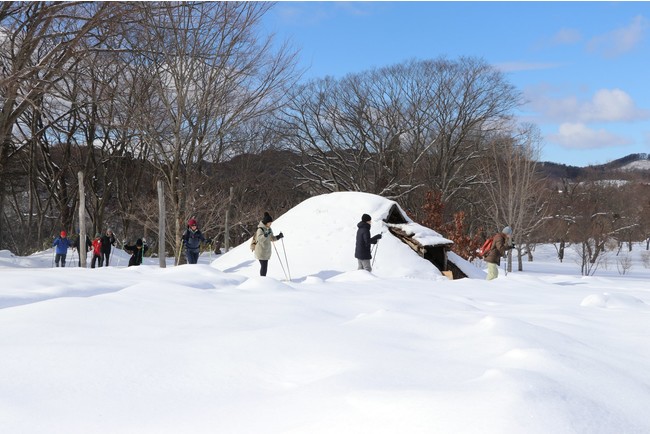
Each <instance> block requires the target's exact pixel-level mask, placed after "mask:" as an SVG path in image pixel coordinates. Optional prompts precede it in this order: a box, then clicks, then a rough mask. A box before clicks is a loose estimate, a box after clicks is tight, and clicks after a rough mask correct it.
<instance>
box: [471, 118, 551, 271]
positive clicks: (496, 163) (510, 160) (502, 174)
mask: <svg viewBox="0 0 650 434" xmlns="http://www.w3.org/2000/svg"><path fill="white" fill-rule="evenodd" d="M538 159H539V134H538V131H537V129H536V128H535V127H533V126H531V125H526V126H522V127H521V128H520V129H519V131H516V134H513V135H511V136H497V137H495V138H494V140H493V141H492V142H491V144H490V149H489V154H488V156H487V158H485V160H484V165H483V167H482V169H481V171H480V172H479V173H480V178H481V181H482V184H483V186H484V190H483V191H484V194H485V195H484V197H485V201H484V203H485V210H484V211H485V216H486V218H487V219H488V221H489V222H490V223H491V225H492V226H494V227H497V228H499V229H500V228H503V227H504V226H511V227H512V230H513V232H514V234H515V240H516V241H517V244H516V247H517V253H518V254H517V260H518V270H519V271H522V270H523V263H522V252H523V249H522V247H524V246H526V245H527V244H529V243H528V241H529V237H530V235H531V234H533V233H534V232H535V231H536V230H537V228H539V227H540V226H541V225H542V223H543V222H544V221H545V217H546V209H547V206H548V202H547V201H546V197H545V195H543V194H542V192H543V190H544V189H543V185H544V179H543V178H541V177H540V175H539V173H538V171H537V161H538ZM530 248H531V246H530V245H528V250H530ZM508 267H509V270H511V269H512V264H511V258H510V257H509V260H508Z"/></svg>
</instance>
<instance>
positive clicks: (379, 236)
mask: <svg viewBox="0 0 650 434" xmlns="http://www.w3.org/2000/svg"><path fill="white" fill-rule="evenodd" d="M372 240H373V241H377V240H381V234H377V235H375V236H374V237H372Z"/></svg>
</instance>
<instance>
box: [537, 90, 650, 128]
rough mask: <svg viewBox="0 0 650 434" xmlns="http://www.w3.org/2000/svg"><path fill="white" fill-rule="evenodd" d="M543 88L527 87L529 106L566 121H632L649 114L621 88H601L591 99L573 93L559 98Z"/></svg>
mask: <svg viewBox="0 0 650 434" xmlns="http://www.w3.org/2000/svg"><path fill="white" fill-rule="evenodd" d="M548 94H549V93H548V90H547V89H545V88H541V87H540V88H538V89H532V88H530V89H527V90H526V97H527V98H528V99H529V100H530V105H531V107H532V108H533V109H534V110H536V111H537V112H539V113H540V114H541V115H542V116H543V117H544V118H546V119H550V120H559V121H569V122H583V123H584V122H632V121H639V120H645V119H649V118H650V111H648V110H644V109H641V108H639V107H637V105H636V103H635V102H634V100H633V99H632V97H631V96H630V95H629V94H628V93H627V92H625V91H623V90H621V89H600V90H598V91H596V93H594V95H593V96H592V98H591V100H589V101H581V100H579V99H578V97H576V96H575V95H572V96H568V97H565V98H561V99H553V98H550V97H549V96H548Z"/></svg>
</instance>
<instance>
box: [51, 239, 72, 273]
mask: <svg viewBox="0 0 650 434" xmlns="http://www.w3.org/2000/svg"><path fill="white" fill-rule="evenodd" d="M60 235H61V236H60V237H57V238H56V239H55V240H54V242H53V243H52V247H56V251H55V252H56V255H55V256H54V262H55V263H56V266H57V267H58V266H59V262H60V263H61V267H65V257H66V255H67V254H68V248H69V247H70V240H69V239H68V234H67V232H66V231H61V233H60Z"/></svg>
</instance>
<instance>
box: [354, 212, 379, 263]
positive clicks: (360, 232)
mask: <svg viewBox="0 0 650 434" xmlns="http://www.w3.org/2000/svg"><path fill="white" fill-rule="evenodd" d="M371 221H372V218H371V217H370V216H369V215H368V214H364V215H362V216H361V221H360V222H359V223H358V224H357V228H358V229H357V245H356V248H355V249H354V257H355V258H357V261H358V263H359V268H358V269H359V270H366V271H372V267H371V265H370V260H371V259H372V255H371V254H370V246H371V245H372V244H377V241H378V240H380V239H381V234H377V235H375V236H374V237H371V236H370V223H371Z"/></svg>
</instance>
